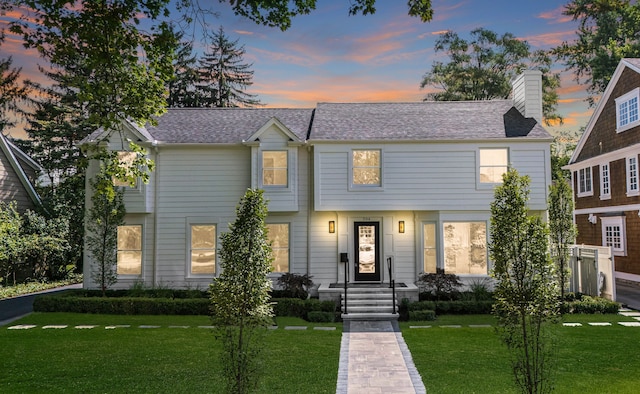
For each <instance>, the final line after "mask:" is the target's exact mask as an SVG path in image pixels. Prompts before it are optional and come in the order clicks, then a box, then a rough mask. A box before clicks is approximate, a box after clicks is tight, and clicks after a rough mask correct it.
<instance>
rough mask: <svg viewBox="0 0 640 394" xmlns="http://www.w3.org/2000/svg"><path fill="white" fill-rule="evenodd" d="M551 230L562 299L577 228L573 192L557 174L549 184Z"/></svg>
mask: <svg viewBox="0 0 640 394" xmlns="http://www.w3.org/2000/svg"><path fill="white" fill-rule="evenodd" d="M547 205H548V206H549V230H550V234H551V237H550V240H551V256H552V257H553V260H554V261H555V264H556V271H557V273H558V286H559V287H560V300H561V302H563V301H564V291H565V289H566V288H567V286H568V284H569V278H570V275H571V273H570V271H569V246H570V245H572V244H573V243H574V242H575V241H576V235H577V229H576V226H575V224H574V223H573V192H572V190H571V186H570V185H569V182H567V180H566V178H564V177H563V176H556V177H555V180H554V182H553V183H552V184H551V186H549V203H548V204H547Z"/></svg>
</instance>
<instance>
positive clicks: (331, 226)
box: [329, 220, 336, 234]
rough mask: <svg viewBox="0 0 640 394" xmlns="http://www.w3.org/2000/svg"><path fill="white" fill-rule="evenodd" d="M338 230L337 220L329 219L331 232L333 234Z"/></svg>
mask: <svg viewBox="0 0 640 394" xmlns="http://www.w3.org/2000/svg"><path fill="white" fill-rule="evenodd" d="M335 232H336V222H334V221H333V220H330V221H329V233H330V234H333V233H335Z"/></svg>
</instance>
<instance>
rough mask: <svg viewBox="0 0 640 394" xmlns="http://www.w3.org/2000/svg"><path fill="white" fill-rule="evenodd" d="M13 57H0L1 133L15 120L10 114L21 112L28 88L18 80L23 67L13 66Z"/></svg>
mask: <svg viewBox="0 0 640 394" xmlns="http://www.w3.org/2000/svg"><path fill="white" fill-rule="evenodd" d="M4 38H5V35H4V32H2V31H0V47H1V46H2V43H3V42H4ZM12 63H13V59H12V58H11V56H9V57H8V58H0V133H1V132H2V131H3V130H4V129H5V128H6V127H9V126H13V124H14V121H13V120H12V118H11V117H10V114H15V113H18V112H20V110H19V108H18V103H19V102H20V101H21V100H24V99H25V98H26V96H27V89H26V88H25V86H23V85H21V84H20V83H19V82H18V78H20V72H21V70H22V69H21V68H12V67H11V65H12Z"/></svg>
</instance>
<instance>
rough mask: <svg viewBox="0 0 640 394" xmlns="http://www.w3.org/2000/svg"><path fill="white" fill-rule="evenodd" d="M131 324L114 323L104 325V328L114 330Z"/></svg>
mask: <svg viewBox="0 0 640 394" xmlns="http://www.w3.org/2000/svg"><path fill="white" fill-rule="evenodd" d="M129 327H131V325H129V324H116V325H115V326H105V327H104V329H105V330H115V329H116V328H129Z"/></svg>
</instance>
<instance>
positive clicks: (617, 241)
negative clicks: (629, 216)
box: [600, 216, 626, 256]
mask: <svg viewBox="0 0 640 394" xmlns="http://www.w3.org/2000/svg"><path fill="white" fill-rule="evenodd" d="M600 221H601V223H602V246H610V247H611V249H613V253H614V255H617V256H624V255H625V254H626V245H625V243H626V242H625V240H626V234H625V226H624V217H623V216H613V217H603V218H600Z"/></svg>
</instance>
